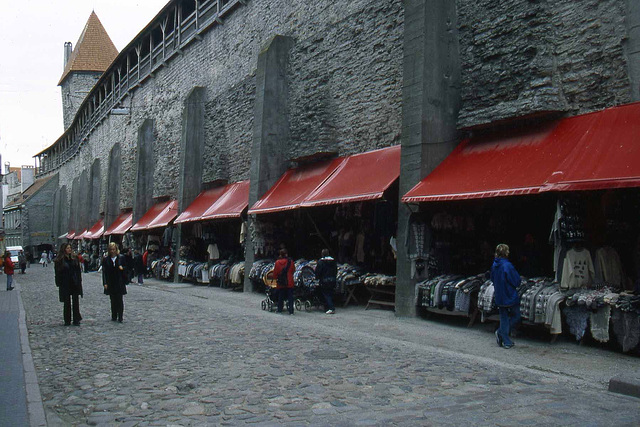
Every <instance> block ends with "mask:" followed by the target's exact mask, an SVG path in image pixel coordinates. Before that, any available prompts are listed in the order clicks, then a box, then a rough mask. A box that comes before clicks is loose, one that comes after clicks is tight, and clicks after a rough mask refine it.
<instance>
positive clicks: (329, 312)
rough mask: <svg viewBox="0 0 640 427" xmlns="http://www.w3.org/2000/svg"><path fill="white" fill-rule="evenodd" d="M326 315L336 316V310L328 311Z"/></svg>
mask: <svg viewBox="0 0 640 427" xmlns="http://www.w3.org/2000/svg"><path fill="white" fill-rule="evenodd" d="M325 314H336V311H335V310H327V311H326V312H325Z"/></svg>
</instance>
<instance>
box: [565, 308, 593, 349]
mask: <svg viewBox="0 0 640 427" xmlns="http://www.w3.org/2000/svg"><path fill="white" fill-rule="evenodd" d="M563 313H564V317H565V319H567V324H568V325H569V332H571V333H572V334H573V335H574V336H575V337H576V341H580V340H581V339H582V337H583V336H584V333H585V332H586V331H587V319H588V318H589V312H588V311H587V309H586V308H585V307H584V306H572V307H565V308H564V310H563Z"/></svg>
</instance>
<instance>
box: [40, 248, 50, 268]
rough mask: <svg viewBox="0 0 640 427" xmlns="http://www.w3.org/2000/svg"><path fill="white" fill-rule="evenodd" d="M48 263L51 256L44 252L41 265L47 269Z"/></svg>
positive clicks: (41, 256)
mask: <svg viewBox="0 0 640 427" xmlns="http://www.w3.org/2000/svg"><path fill="white" fill-rule="evenodd" d="M48 262H49V255H48V254H47V251H44V252H42V255H40V264H42V266H43V267H46V266H47V263H48Z"/></svg>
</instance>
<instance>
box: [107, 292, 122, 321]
mask: <svg viewBox="0 0 640 427" xmlns="http://www.w3.org/2000/svg"><path fill="white" fill-rule="evenodd" d="M109 298H110V299H111V320H122V314H123V312H124V300H123V299H122V294H116V295H109Z"/></svg>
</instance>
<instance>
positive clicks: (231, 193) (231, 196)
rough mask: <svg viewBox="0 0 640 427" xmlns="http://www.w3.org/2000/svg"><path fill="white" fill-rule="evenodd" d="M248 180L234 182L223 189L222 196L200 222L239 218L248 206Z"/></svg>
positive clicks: (203, 215)
mask: <svg viewBox="0 0 640 427" xmlns="http://www.w3.org/2000/svg"><path fill="white" fill-rule="evenodd" d="M249 183H250V182H249V180H247V181H240V182H235V183H233V184H229V185H227V186H226V187H225V190H224V194H222V196H220V198H219V199H218V200H217V201H216V202H215V203H214V204H213V205H212V206H211V207H210V208H209V209H207V210H206V211H205V212H204V213H203V214H202V216H201V217H200V219H201V220H211V219H222V218H240V216H241V215H242V211H244V210H245V209H246V208H247V205H248V204H249Z"/></svg>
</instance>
